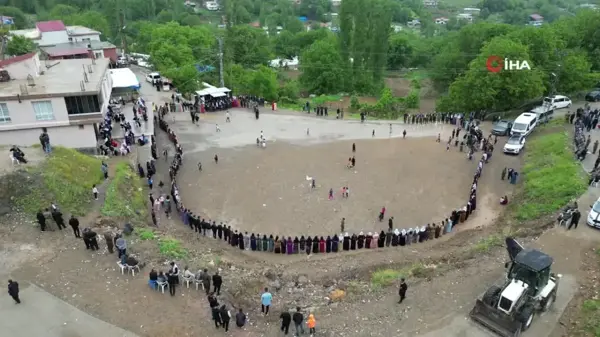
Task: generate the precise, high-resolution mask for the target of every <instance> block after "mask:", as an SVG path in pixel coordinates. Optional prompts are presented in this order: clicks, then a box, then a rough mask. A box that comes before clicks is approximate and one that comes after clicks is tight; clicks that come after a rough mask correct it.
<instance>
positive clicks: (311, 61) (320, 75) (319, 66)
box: [300, 39, 344, 95]
mask: <svg viewBox="0 0 600 337" xmlns="http://www.w3.org/2000/svg"><path fill="white" fill-rule="evenodd" d="M336 44H337V43H336V41H335V40H333V39H328V40H322V41H317V42H315V43H314V44H312V45H311V46H310V47H309V48H308V49H307V50H306V51H305V52H304V53H303V54H302V56H301V58H300V70H301V71H302V74H301V75H300V83H302V85H303V87H304V88H306V90H308V92H309V93H311V94H317V95H321V94H329V93H339V92H340V91H341V90H342V85H343V84H342V83H343V76H344V70H343V68H341V66H342V65H343V63H342V58H341V56H340V53H339V51H338V49H337V46H336Z"/></svg>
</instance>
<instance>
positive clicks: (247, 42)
mask: <svg viewBox="0 0 600 337" xmlns="http://www.w3.org/2000/svg"><path fill="white" fill-rule="evenodd" d="M225 46H226V49H225V55H226V58H227V60H229V61H232V62H233V63H237V64H240V65H243V66H246V67H250V68H251V67H255V66H257V65H261V64H263V65H266V64H267V63H268V62H269V60H270V59H271V46H270V43H269V38H268V36H267V34H265V32H264V31H263V30H262V29H256V28H253V27H250V26H245V25H244V26H234V27H231V28H229V29H228V30H227V34H226V36H225Z"/></svg>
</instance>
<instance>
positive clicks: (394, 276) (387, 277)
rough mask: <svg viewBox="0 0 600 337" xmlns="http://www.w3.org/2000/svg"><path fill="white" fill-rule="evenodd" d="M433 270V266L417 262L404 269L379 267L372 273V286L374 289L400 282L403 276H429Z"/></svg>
mask: <svg viewBox="0 0 600 337" xmlns="http://www.w3.org/2000/svg"><path fill="white" fill-rule="evenodd" d="M433 270H434V269H433V268H430V267H428V266H424V265H423V264H421V263H415V264H413V265H411V266H408V267H406V268H402V269H389V268H386V269H379V270H377V271H375V272H374V273H372V274H371V287H373V288H374V289H381V288H385V287H389V286H392V285H395V284H397V283H399V282H400V279H401V278H407V277H409V276H413V277H419V278H424V277H429V276H431V274H432V272H433Z"/></svg>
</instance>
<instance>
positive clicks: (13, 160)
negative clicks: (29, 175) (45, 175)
mask: <svg viewBox="0 0 600 337" xmlns="http://www.w3.org/2000/svg"><path fill="white" fill-rule="evenodd" d="M8 156H9V157H10V161H11V162H12V165H13V166H15V165H21V163H20V162H19V160H18V159H17V158H15V157H14V156H13V155H12V152H11V153H9V154H8Z"/></svg>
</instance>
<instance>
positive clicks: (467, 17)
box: [456, 13, 473, 22]
mask: <svg viewBox="0 0 600 337" xmlns="http://www.w3.org/2000/svg"><path fill="white" fill-rule="evenodd" d="M456 18H457V19H458V20H465V21H468V22H473V15H471V14H468V13H461V14H458V15H457V16H456Z"/></svg>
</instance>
